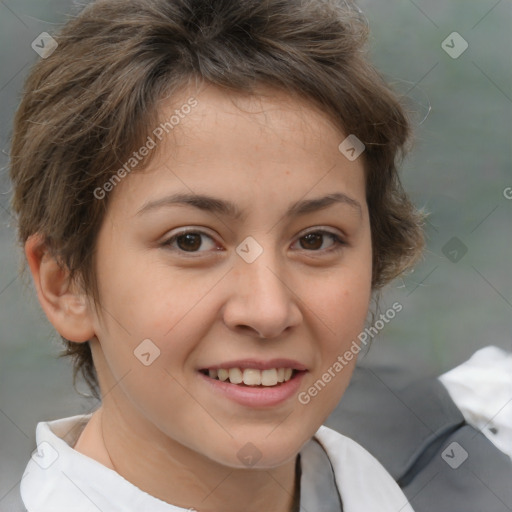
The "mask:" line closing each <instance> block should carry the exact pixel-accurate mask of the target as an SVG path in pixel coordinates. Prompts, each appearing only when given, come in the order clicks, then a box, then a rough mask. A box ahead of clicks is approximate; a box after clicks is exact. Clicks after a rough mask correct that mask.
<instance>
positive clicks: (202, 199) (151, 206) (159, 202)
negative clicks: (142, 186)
mask: <svg viewBox="0 0 512 512" xmlns="http://www.w3.org/2000/svg"><path fill="white" fill-rule="evenodd" d="M334 204H344V205H347V206H349V207H351V208H352V209H354V210H355V211H357V213H358V214H359V216H361V215H362V207H361V204H360V203H359V202H358V201H356V200H355V199H352V198H351V197H349V196H347V195H346V194H343V193H342V192H336V193H333V194H328V195H326V196H323V197H319V198H315V199H303V200H300V201H297V202H295V203H293V204H292V205H291V206H290V207H289V208H288V210H287V211H286V213H285V218H291V217H299V216H301V215H306V214H308V213H313V212H316V211H319V210H324V209H325V208H328V207H329V206H332V205H334ZM171 206H192V207H194V208H198V209H200V210H203V211H206V212H211V213H215V214H218V215H221V216H224V217H230V218H232V219H235V220H242V219H244V218H246V215H247V213H246V212H244V211H242V210H240V209H239V208H238V206H237V205H236V204H235V203H232V202H231V201H226V200H224V199H219V198H216V197H212V196H208V195H203V194H173V195H170V196H166V197H162V198H161V199H156V200H155V201H150V202H148V203H146V204H145V205H144V206H142V208H141V209H140V210H138V211H137V214H136V215H142V214H143V213H147V212H149V211H152V210H156V209H160V208H163V207H171Z"/></svg>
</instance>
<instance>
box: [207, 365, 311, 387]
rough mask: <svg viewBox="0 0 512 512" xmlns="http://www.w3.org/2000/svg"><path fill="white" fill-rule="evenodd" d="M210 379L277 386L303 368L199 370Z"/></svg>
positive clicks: (231, 382) (246, 385)
mask: <svg viewBox="0 0 512 512" xmlns="http://www.w3.org/2000/svg"><path fill="white" fill-rule="evenodd" d="M199 371H200V373H202V374H203V375H206V376H207V377H209V378H210V379H213V380H218V381H221V382H226V383H229V384H236V385H238V386H241V387H260V388H264V387H278V386H281V385H283V384H284V383H286V382H288V381H289V380H291V379H293V378H294V377H295V376H296V375H297V374H298V373H301V372H303V371H304V370H297V369H294V368H290V367H276V368H267V369H265V370H260V369H258V368H240V367H236V366H235V367H232V368H205V369H202V370H199Z"/></svg>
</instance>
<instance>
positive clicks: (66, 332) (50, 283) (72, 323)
mask: <svg viewBox="0 0 512 512" xmlns="http://www.w3.org/2000/svg"><path fill="white" fill-rule="evenodd" d="M25 255H26V257H27V261H28V265H29V267H30V272H31V273H32V278H33V279H34V285H35V287H36V291H37V296H38V298H39V302H40V304H41V307H42V308H43V311H44V312H45V313H46V316H47V317H48V320H49V321H50V322H51V324H52V325H53V326H54V327H55V329H56V330H57V332H58V333H59V334H60V335H61V336H63V337H64V338H66V339H67V340H69V341H74V342H78V343H81V342H85V341H88V340H89V339H91V338H92V337H93V336H94V330H93V327H92V326H93V317H92V315H91V311H90V306H89V302H88V300H87V296H86V295H85V294H84V293H83V292H81V291H80V290H78V289H77V288H78V287H77V286H76V285H75V284H74V283H72V282H71V280H70V279H69V271H68V270H67V269H65V268H62V267H61V266H59V264H58V263H57V261H56V260H55V259H54V258H53V257H52V256H51V255H50V253H49V252H48V251H47V249H46V247H45V245H44V241H43V237H42V236H41V235H39V234H34V235H32V236H30V237H29V238H28V240H27V241H26V243H25Z"/></svg>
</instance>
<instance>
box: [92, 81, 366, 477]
mask: <svg viewBox="0 0 512 512" xmlns="http://www.w3.org/2000/svg"><path fill="white" fill-rule="evenodd" d="M263 92H265V91H264V90H263V89H262V93H263ZM267 93H268V91H267ZM271 94H272V96H270V95H269V96H258V97H254V96H253V97H248V96H242V95H236V96H233V94H230V95H227V94H226V93H224V92H222V91H221V90H219V89H217V88H215V87H212V86H209V87H206V88H204V89H203V90H201V91H195V92H194V94H184V96H183V98H182V101H181V102H180V101H176V100H174V102H173V103H172V104H170V103H163V104H162V108H161V114H162V118H163V119H169V118H170V117H171V115H172V114H173V112H174V110H176V109H179V107H180V105H183V104H185V103H187V100H188V99H189V98H190V97H191V96H193V97H194V98H195V100H196V101H197V104H195V106H194V107H193V108H191V109H182V111H181V112H185V111H186V112H189V113H188V114H186V115H183V114H182V116H180V120H179V123H177V124H176V125H175V126H174V127H173V129H172V131H170V132H169V134H166V135H165V137H162V141H159V140H158V138H156V137H153V138H154V139H155V141H156V142H157V145H158V147H157V148H156V150H157V151H158V153H156V158H155V159H154V160H152V162H151V164H150V166H149V167H148V168H147V169H145V170H143V171H137V172H132V173H131V174H129V175H128V176H126V177H125V178H124V179H123V180H122V181H121V182H120V183H119V184H118V185H117V186H116V187H115V189H114V190H113V191H112V192H111V197H110V202H109V208H108V213H107V215H106V218H105V221H104V223H103V225H102V228H101V231H100V233H99V238H98V246H97V271H98V281H99V292H100V298H101V308H100V312H101V313H100V314H99V315H97V316H94V320H93V323H94V331H95V333H96V336H95V339H94V343H93V354H94V359H95V364H96V367H97V370H98V373H99V377H100V383H101V385H102V388H103V393H104V394H105V393H106V392H107V391H109V390H110V391H109V392H108V394H106V396H105V398H104V408H105V412H104V414H105V415H108V411H109V408H114V407H115V408H116V409H117V410H120V411H122V416H123V418H124V420H125V422H126V425H129V426H130V427H129V428H131V429H134V430H137V431H138V432H139V434H140V433H141V432H144V438H145V439H147V438H154V439H155V443H160V444H161V445H162V448H163V449H166V447H169V446H181V447H185V448H186V449H188V450H190V451H192V452H193V453H197V454H198V456H201V457H206V458H208V459H209V460H211V461H215V462H217V463H220V464H223V465H226V466H231V467H244V464H247V463H246V462H245V460H246V456H247V455H249V456H250V457H253V458H255V460H256V459H258V462H257V467H267V468H269V467H276V466H278V465H280V464H283V463H285V462H287V461H289V460H291V459H292V458H293V457H294V456H295V455H296V454H297V453H298V452H299V451H300V449H301V447H302V446H303V445H304V443H305V442H306V441H307V440H308V439H309V438H311V436H312V435H313V434H314V433H315V431H316V430H317V429H318V427H319V426H320V425H321V424H322V422H323V421H324V420H325V418H326V417H327V416H328V415H329V413H330V412H331V411H332V410H333V409H334V407H335V406H336V404H337V402H338V401H339V399H340V397H341V396H342V394H343V392H344V390H345V388H346V386H347V384H348V381H349V379H350V376H351V373H352V369H353V366H354V364H355V358H354V359H352V360H351V361H348V360H346V359H344V361H345V364H343V365H342V366H343V367H342V369H341V370H340V366H336V365H335V363H336V362H337V361H338V363H339V359H338V356H340V355H343V354H344V353H345V352H346V351H347V350H348V349H349V348H350V347H351V346H353V341H354V340H357V336H358V334H359V333H360V331H361V330H362V328H363V325H364V320H365V317H366V314H367V310H368V305H369V300H370V294H371V262H372V258H371V256H372V254H371V253H372V248H371V236H370V224H369V217H368V208H367V204H366V199H365V179H364V171H363V163H362V158H358V159H356V160H355V161H349V160H348V159H347V158H345V157H344V156H343V155H342V154H341V153H340V151H339V150H338V146H339V144H340V143H341V141H343V140H344V139H345V138H346V135H347V134H343V133H341V132H340V131H339V130H338V129H336V128H335V126H334V125H333V124H331V123H330V122H329V120H328V119H327V117H326V116H325V115H324V114H321V113H319V112H318V111H317V110H315V109H314V108H313V107H312V106H310V105H309V104H308V103H305V102H303V101H302V100H300V101H299V100H297V99H293V98H291V97H289V96H286V95H284V94H282V93H276V92H275V91H273V92H271ZM339 364H341V363H339ZM329 369H330V372H329ZM326 372H327V373H329V375H330V378H327V377H325V374H326ZM290 374H291V375H290ZM226 379H227V380H226ZM283 379H284V381H283ZM319 379H320V380H321V381H322V382H323V385H318V382H317V381H318V380H319ZM281 381H283V382H281ZM315 382H316V383H317V385H316V388H315V389H316V393H315V392H312V393H311V392H308V390H309V389H310V388H311V387H315ZM313 395H315V396H313ZM300 397H302V399H300ZM306 402H307V403H306ZM139 437H140V436H139ZM249 443H250V444H249Z"/></svg>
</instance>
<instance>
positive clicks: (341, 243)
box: [162, 229, 348, 258]
mask: <svg viewBox="0 0 512 512" xmlns="http://www.w3.org/2000/svg"><path fill="white" fill-rule="evenodd" d="M187 234H194V235H202V236H206V237H207V238H209V239H211V240H212V241H214V239H213V237H211V236H210V235H208V234H207V233H205V232H203V231H200V230H197V229H188V230H183V231H180V232H179V233H176V234H175V235H173V236H172V237H170V238H168V239H167V240H165V241H164V242H162V246H163V247H165V248H167V249H170V250H172V251H175V252H179V253H181V254H180V255H183V256H185V257H191V258H193V257H197V256H193V255H194V254H201V253H202V252H208V251H184V250H182V249H179V248H174V247H171V246H172V244H173V243H174V242H175V241H176V240H177V239H178V238H179V237H181V236H184V235H187ZM313 234H314V235H319V234H320V235H323V236H325V235H327V236H329V237H331V239H332V240H333V242H334V245H333V246H332V247H331V248H329V249H320V250H315V249H313V250H311V249H302V251H305V252H309V253H336V252H339V251H341V250H342V249H343V248H344V247H345V246H346V245H348V244H347V242H345V240H343V239H342V238H341V237H340V236H339V235H337V234H336V233H332V232H331V231H327V230H323V229H318V230H315V231H308V232H307V233H304V234H303V235H302V236H301V237H299V238H298V239H297V241H300V240H301V239H302V238H304V237H306V236H307V235H313ZM295 243H296V242H295Z"/></svg>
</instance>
